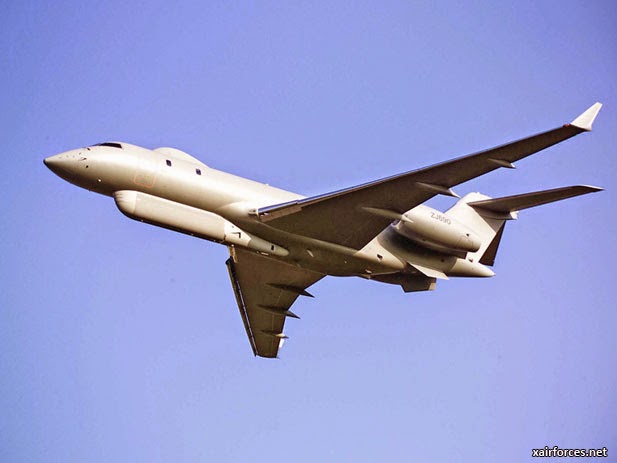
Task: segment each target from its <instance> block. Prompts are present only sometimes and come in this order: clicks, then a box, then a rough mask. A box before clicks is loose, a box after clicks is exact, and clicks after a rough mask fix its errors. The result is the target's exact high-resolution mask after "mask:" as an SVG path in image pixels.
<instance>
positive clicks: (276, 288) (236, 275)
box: [226, 247, 325, 357]
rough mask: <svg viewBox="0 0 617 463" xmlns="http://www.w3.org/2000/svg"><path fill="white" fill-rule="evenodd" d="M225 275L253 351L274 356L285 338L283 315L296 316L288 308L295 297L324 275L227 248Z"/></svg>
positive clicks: (253, 253) (257, 353)
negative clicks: (228, 256) (228, 254)
mask: <svg viewBox="0 0 617 463" xmlns="http://www.w3.org/2000/svg"><path fill="white" fill-rule="evenodd" d="M229 253H230V258H229V259H228V260H227V262H226V264H227V269H228V270H229V277H230V279H231V284H232V286H233V290H234V293H235V295H236V301H237V303H238V308H239V309H240V315H241V316H242V321H243V322H244V328H245V329H246V334H247V335H248V338H249V342H250V344H251V348H252V349H253V354H255V355H259V356H260V357H276V356H277V353H278V350H279V346H280V343H281V341H282V340H283V339H285V338H286V336H285V334H284V333H283V325H284V324H285V318H286V317H292V318H299V317H298V316H297V315H295V314H294V313H293V312H291V311H290V310H289V308H290V307H291V305H292V304H293V303H294V301H295V300H296V299H297V298H298V296H301V295H303V296H310V297H312V296H311V295H310V294H309V293H308V292H307V291H306V288H308V287H309V286H311V285H312V284H313V283H315V282H317V281H318V280H320V279H322V278H323V277H324V276H325V275H323V274H321V273H316V272H312V271H310V270H305V269H302V268H300V267H296V266H294V265H289V264H285V263H283V262H280V261H277V260H274V259H271V258H269V257H266V256H263V255H261V254H258V253H255V252H251V251H246V250H244V249H241V248H235V247H230V248H229Z"/></svg>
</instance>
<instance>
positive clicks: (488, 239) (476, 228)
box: [446, 185, 602, 266]
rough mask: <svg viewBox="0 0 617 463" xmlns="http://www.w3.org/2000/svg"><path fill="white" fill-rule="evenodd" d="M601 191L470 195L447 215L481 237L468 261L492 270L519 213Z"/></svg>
mask: <svg viewBox="0 0 617 463" xmlns="http://www.w3.org/2000/svg"><path fill="white" fill-rule="evenodd" d="M601 190H602V188H598V187H594V186H586V185H577V186H568V187H563V188H555V189H552V190H543V191H536V192H533V193H523V194H519V195H513V196H505V197H503V198H490V197H488V196H485V195H483V194H480V193H469V194H467V195H465V196H464V197H463V198H461V199H460V200H459V201H458V202H457V203H456V204H455V205H454V206H453V207H452V208H450V209H449V210H448V211H447V212H446V215H447V216H448V217H451V218H453V219H455V220H456V221H458V222H459V223H461V224H464V225H465V226H467V227H468V228H469V229H470V230H472V231H473V232H474V233H476V235H477V236H478V237H479V239H480V247H479V249H478V250H477V251H475V252H473V253H469V254H468V255H467V257H468V259H471V260H472V261H473V262H479V263H481V264H484V265H488V266H492V265H494V264H495V257H496V256H497V250H498V248H499V243H500V241H501V237H502V235H503V231H504V228H505V225H506V221H507V220H512V219H516V218H517V215H518V211H520V210H523V209H528V208H530V207H535V206H541V205H542V204H548V203H552V202H554V201H560V200H562V199H567V198H572V197H574V196H580V195H584V194H587V193H595V192H597V191H601Z"/></svg>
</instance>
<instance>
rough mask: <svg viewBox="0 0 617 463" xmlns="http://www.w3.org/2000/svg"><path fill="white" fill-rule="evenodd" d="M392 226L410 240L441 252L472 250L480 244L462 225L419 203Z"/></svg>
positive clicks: (474, 250) (476, 237)
mask: <svg viewBox="0 0 617 463" xmlns="http://www.w3.org/2000/svg"><path fill="white" fill-rule="evenodd" d="M395 228H396V231H397V232H398V233H400V234H401V235H403V236H405V237H406V238H408V239H410V240H411V241H413V242H414V243H417V244H419V245H421V246H424V247H426V248H429V249H433V250H436V251H441V252H444V251H445V252H448V251H450V252H451V251H454V252H476V251H477V250H478V249H480V245H481V241H480V238H479V237H478V236H477V235H476V234H475V233H474V232H472V231H471V230H470V229H469V228H467V227H466V226H465V225H463V224H461V223H460V222H457V221H456V220H454V219H453V218H451V217H448V216H447V215H446V214H443V213H442V212H439V211H437V210H435V209H432V208H430V207H427V206H422V205H421V206H418V207H414V208H413V209H411V210H409V211H407V212H405V213H404V214H403V215H402V216H401V220H400V221H399V222H398V223H397V224H396V225H395Z"/></svg>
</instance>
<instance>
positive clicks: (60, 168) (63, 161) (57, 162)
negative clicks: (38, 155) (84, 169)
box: [43, 154, 71, 176]
mask: <svg viewBox="0 0 617 463" xmlns="http://www.w3.org/2000/svg"><path fill="white" fill-rule="evenodd" d="M43 163H44V164H45V165H46V166H47V168H48V169H49V170H51V171H52V172H53V173H54V174H56V175H60V176H64V175H66V174H69V173H70V170H71V169H70V165H71V159H70V158H69V156H67V155H65V154H55V155H54V156H49V157H47V158H45V159H43ZM63 174H64V175H63Z"/></svg>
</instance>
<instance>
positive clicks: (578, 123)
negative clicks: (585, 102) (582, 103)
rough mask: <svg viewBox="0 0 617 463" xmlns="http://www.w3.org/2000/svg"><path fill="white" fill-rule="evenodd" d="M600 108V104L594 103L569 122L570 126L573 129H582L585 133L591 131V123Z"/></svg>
mask: <svg viewBox="0 0 617 463" xmlns="http://www.w3.org/2000/svg"><path fill="white" fill-rule="evenodd" d="M601 108H602V103H594V104H592V105H591V106H590V107H589V108H587V110H586V111H585V112H584V113H583V114H581V115H580V116H578V117H577V118H576V119H574V120H573V121H572V122H570V125H573V126H574V127H578V128H579V129H583V130H585V131H586V132H590V131H591V126H592V125H593V121H594V120H595V119H596V116H597V115H598V113H599V112H600V109H601Z"/></svg>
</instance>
